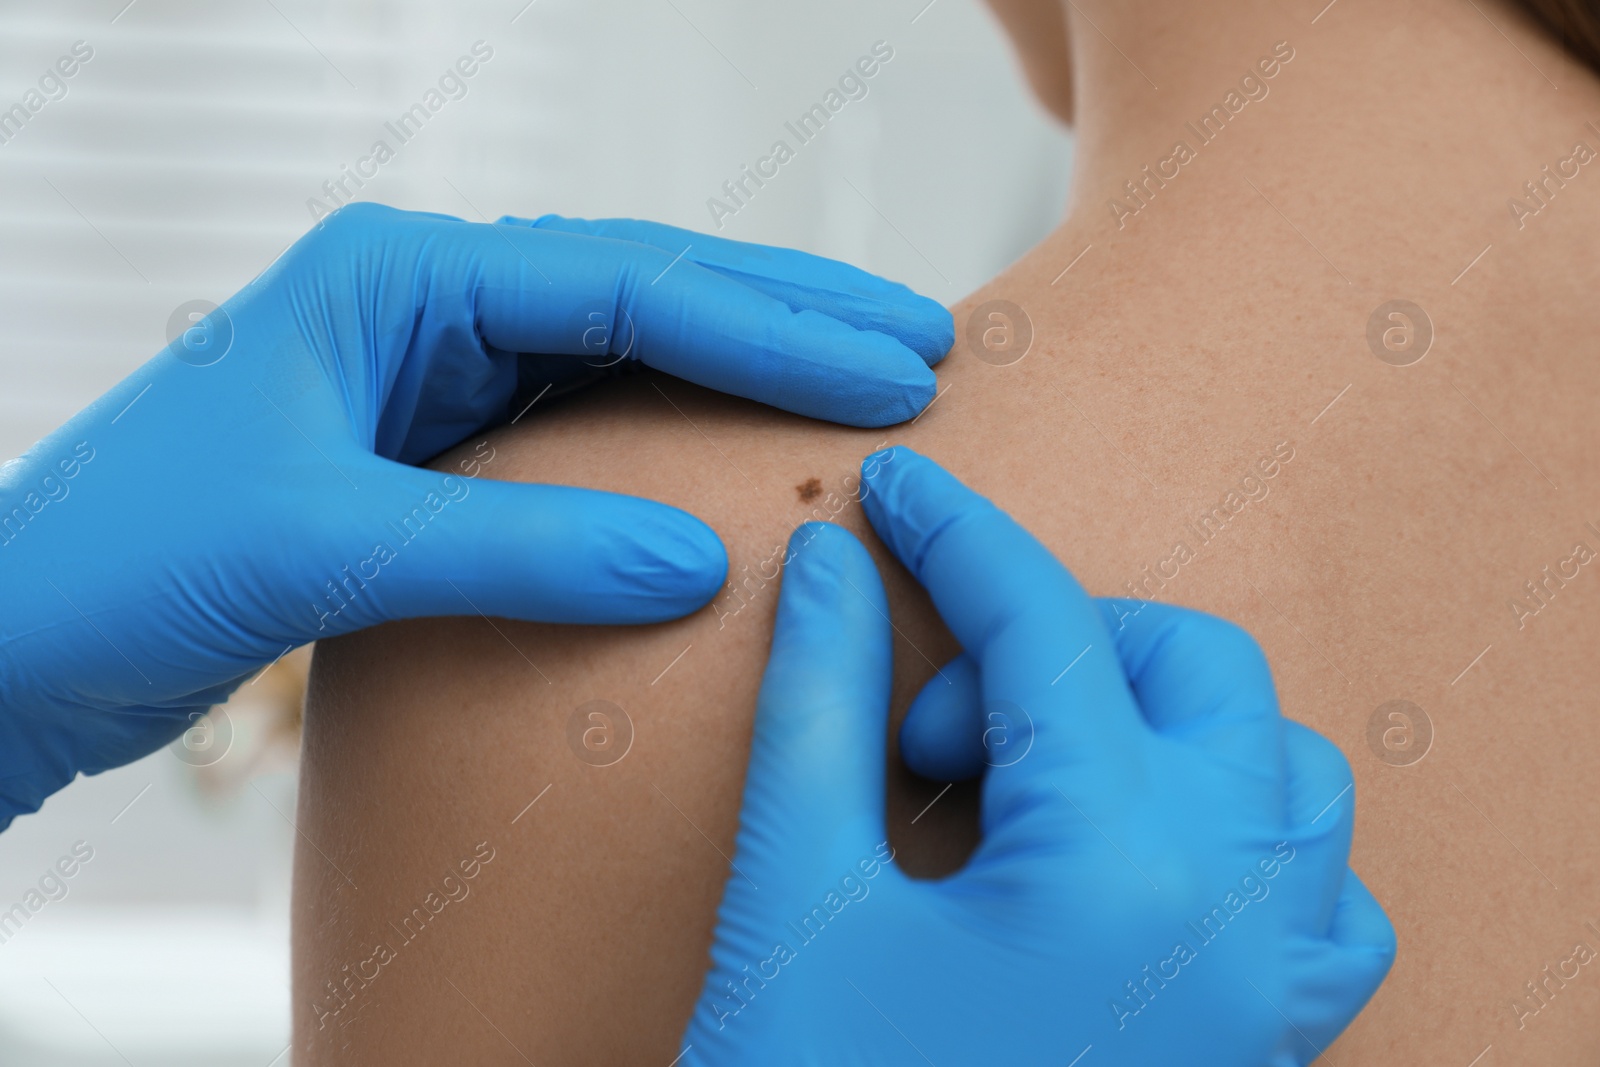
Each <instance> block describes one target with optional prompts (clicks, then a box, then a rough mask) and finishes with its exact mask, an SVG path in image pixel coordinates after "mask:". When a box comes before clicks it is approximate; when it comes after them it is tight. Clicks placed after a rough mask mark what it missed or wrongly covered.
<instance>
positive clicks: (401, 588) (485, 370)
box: [0, 204, 953, 828]
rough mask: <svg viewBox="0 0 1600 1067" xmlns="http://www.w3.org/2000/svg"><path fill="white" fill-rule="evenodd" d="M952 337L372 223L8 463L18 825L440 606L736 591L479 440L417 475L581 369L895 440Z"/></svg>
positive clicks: (733, 280)
mask: <svg viewBox="0 0 1600 1067" xmlns="http://www.w3.org/2000/svg"><path fill="white" fill-rule="evenodd" d="M952 336H953V328H952V324H951V320H950V316H949V314H948V313H947V312H946V311H945V310H944V309H943V308H942V307H940V306H938V305H937V304H935V303H934V302H933V301H931V300H927V299H925V298H923V297H919V296H917V295H915V294H913V293H912V292H910V291H909V290H907V289H905V288H903V287H901V286H898V285H894V284H892V283H889V282H885V281H882V280H881V279H878V278H875V277H872V276H871V275H868V274H866V273H864V272H862V271H859V270H856V269H854V268H852V267H848V266H845V265H844V264H841V263H835V262H831V261H828V260H823V259H819V258H816V257H814V256H808V255H804V254H801V253H798V252H792V251H783V250H779V249H772V248H762V247H758V246H755V245H745V244H739V243H736V242H732V241H726V240H719V239H717V238H715V237H706V236H702V235H700V234H695V233H690V232H688V231H686V230H675V229H672V228H670V227H666V226H658V225H654V224H651V223H645V222H633V221H625V220H615V221H607V222H582V221H577V220H565V219H556V218H545V219H540V220H537V221H534V222H527V221H523V220H502V222H501V223H499V224H496V225H492V226H491V225H484V224H477V223H469V222H463V221H461V220H460V219H455V218H451V217H449V216H445V215H431V214H417V213H412V212H403V211H396V210H392V209H390V208H385V207H381V206H378V205H372V204H359V205H352V206H349V207H346V208H344V209H343V210H341V211H339V212H338V213H336V214H335V215H333V216H331V217H330V218H328V219H327V220H325V221H324V222H323V223H322V224H321V225H320V226H319V227H318V228H316V229H314V230H313V231H311V232H310V233H309V234H307V235H306V236H305V237H304V238H302V239H301V240H300V241H299V242H297V243H296V244H295V245H294V246H293V247H292V248H291V249H289V251H288V252H286V253H285V254H284V255H283V256H282V257H281V258H280V259H279V260H278V261H277V262H276V263H275V264H273V265H272V266H271V267H270V268H269V269H268V270H267V271H266V272H265V273H264V274H262V275H261V277H259V278H257V279H256V280H255V281H254V282H252V283H250V284H249V285H248V286H246V287H245V288H244V289H243V290H241V291H240V292H239V293H238V294H236V295H235V296H234V297H233V298H231V299H230V300H229V301H228V302H227V303H226V304H224V305H223V307H222V309H221V310H220V311H216V312H213V313H212V314H210V315H209V316H208V317H206V318H204V319H203V320H201V321H199V322H198V323H196V325H195V326H193V327H192V328H190V329H189V330H188V331H187V332H186V333H185V334H183V335H182V336H181V337H180V338H179V339H178V340H176V341H174V342H173V343H172V344H170V345H169V346H168V347H167V348H166V349H165V350H163V351H162V352H161V353H160V354H158V355H157V356H156V357H155V358H154V359H152V360H150V361H149V362H148V363H146V364H145V365H144V366H143V367H141V368H140V369H139V370H137V371H135V372H134V373H133V374H132V375H130V376H129V377H128V378H127V379H126V380H125V381H123V382H122V383H121V384H120V385H118V386H117V387H116V388H114V389H112V390H111V391H110V392H109V393H107V394H106V395H105V396H103V397H101V398H100V399H99V400H97V401H95V402H94V403H93V404H91V405H90V406H89V407H88V408H86V409H85V410H84V411H83V412H81V413H80V414H79V415H77V416H76V417H75V418H73V419H72V421H71V422H69V423H67V424H66V425H65V426H63V427H62V428H61V429H60V430H57V431H56V432H55V433H53V434H51V435H50V436H49V437H47V438H45V439H44V440H43V441H40V442H39V443H38V444H37V445H35V446H34V447H33V448H32V449H30V450H29V451H28V453H27V454H26V455H24V456H23V457H21V458H20V459H18V460H15V461H13V462H11V463H8V464H6V465H5V466H4V467H3V468H0V828H4V827H5V826H6V825H8V824H9V823H10V821H11V819H12V818H13V817H14V816H16V815H17V814H19V813H23V812H29V811H33V810H35V809H36V808H37V807H38V806H39V804H40V803H41V802H42V801H43V800H44V798H45V797H46V796H48V795H49V794H50V793H52V792H54V791H55V790H57V789H59V788H60V787H61V786H63V785H65V784H66V783H67V782H69V781H70V780H71V779H72V777H73V776H74V775H75V774H76V773H77V772H78V771H85V772H89V773H93V772H96V771H101V770H105V769H106V768H108V767H114V766H117V765H119V764H122V763H126V762H129V761H131V760H133V759H136V758H138V757H140V756H142V755H144V754H145V753H147V752H150V751H152V750H154V749H155V748H157V747H159V746H160V745H162V744H164V743H166V742H168V741H170V740H172V739H173V738H174V737H176V736H177V735H178V734H179V733H180V732H181V731H182V730H183V729H184V728H185V727H186V726H187V725H188V724H189V722H190V720H191V719H192V718H195V717H197V716H198V714H199V713H201V712H204V711H205V710H206V709H207V708H208V707H209V706H210V705H212V704H214V703H216V702H218V701H221V700H222V699H224V698H225V697H226V696H227V695H228V694H229V693H230V692H231V691H232V690H233V689H234V688H235V687H237V686H238V685H239V684H240V682H241V681H242V680H243V679H244V678H246V677H248V676H249V675H250V674H251V673H252V672H254V671H256V670H258V669H260V668H261V667H262V666H263V665H266V664H269V663H271V662H272V661H273V660H275V659H276V658H277V657H278V656H280V655H282V654H283V653H284V652H285V651H286V650H288V649H289V648H291V647H293V646H296V645H301V644H304V643H305V642H307V641H311V640H315V639H317V638H321V637H328V636H333V635H336V634H342V633H346V632H349V631H351V630H356V629H359V628H361V627H364V626H370V625H372V624H374V623H377V622H381V621H384V620H387V619H396V618H403V617H407V616H417V615H470V614H473V613H481V614H483V615H488V616H507V617H511V618H517V619H531V620H543V621H559V622H583V623H632V622H653V621H657V620H661V619H667V618H672V617H674V616H678V615H682V614H685V613H687V612H689V611H692V610H694V609H695V608H698V607H699V606H700V605H701V604H703V603H704V602H705V601H707V600H708V599H710V597H711V596H712V595H713V594H714V593H715V592H716V590H717V589H718V588H719V587H720V586H721V584H722V581H723V578H724V575H725V572H726V569H727V557H726V554H725V553H724V552H723V549H722V545H721V542H719V541H718V539H717V537H716V535H715V534H713V533H712V531H711V530H710V529H709V528H707V527H706V526H705V525H704V524H702V523H701V522H699V521H698V520H696V519H694V518H693V517H691V516H689V515H687V514H685V513H683V512H681V511H678V510H676V509H674V508H669V507H666V506H663V505H660V504H655V503H650V502H647V501H644V500H636V499H632V498H629V497H623V496H618V495H615V494H610V493H600V492H592V491H586V490H582V489H572V488H558V487H553V486H539V485H522V484H512V483H507V482H496V481H490V480H488V479H480V480H472V477H471V476H472V475H475V474H477V473H479V470H480V468H481V466H482V462H481V461H482V460H483V459H486V458H488V457H487V455H486V454H485V453H484V452H482V450H480V452H479V454H478V456H477V457H475V458H474V459H472V460H470V461H468V462H466V463H464V464H462V468H461V469H460V470H453V471H450V472H444V473H441V472H438V471H427V470H419V469H416V468H414V467H410V466H406V464H411V463H417V462H420V461H423V460H426V459H428V458H430V457H432V456H434V455H436V454H438V453H439V452H441V451H442V450H444V449H446V448H448V447H450V446H452V445H454V444H456V443H457V442H459V441H461V440H463V439H464V438H466V437H467V436H468V435H470V434H473V433H476V432H478V431H479V430H481V429H483V428H484V427H486V426H488V425H491V424H493V423H496V422H503V421H504V420H505V419H506V418H508V417H513V416H516V415H517V413H518V411H519V410H523V409H525V406H526V405H527V404H531V403H532V402H533V401H536V400H537V399H538V387H539V385H540V382H539V380H538V378H537V377H533V376H535V375H547V374H551V372H552V363H557V362H561V361H560V360H559V359H557V358H556V357H560V356H565V357H567V359H566V360H565V362H566V363H567V364H568V365H570V366H572V367H577V368H579V369H587V367H586V366H585V365H586V364H587V365H589V366H594V365H603V364H607V363H612V362H616V361H618V360H619V359H631V360H637V361H639V362H641V363H645V364H648V365H649V366H651V367H655V368H658V369H660V370H664V371H667V372H670V373H672V374H675V375H678V376H679V377H682V378H685V379H688V380H690V381H693V382H698V383H699V384H701V385H705V386H709V387H711V388H714V389H720V390H723V391H725V392H730V393H735V394H738V395H740V396H744V397H750V398H752V399H755V400H760V401H763V402H765V403H768V404H773V405H776V406H779V407H783V408H787V409H789V410H791V411H796V412H800V413H802V414H806V415H811V416H815V417H818V418H827V419H833V420H836V421H839V422H845V423H850V424H852V425H863V426H875V425H884V424H888V423H893V422H897V421H900V420H902V419H906V418H909V417H910V416H912V415H914V414H916V413H917V412H918V411H919V410H920V409H921V408H922V407H923V406H924V405H926V404H927V403H928V401H929V400H930V399H931V398H932V397H933V393H934V377H933V372H932V371H931V370H930V369H929V364H931V363H934V362H936V361H937V360H938V359H939V358H940V357H941V356H942V355H943V354H944V352H945V350H946V349H947V348H948V347H949V345H950V342H951V339H952ZM559 372H560V368H559V367H558V368H555V373H554V374H553V375H551V376H555V377H559V376H560V373H559ZM530 379H531V380H530ZM519 389H520V393H519ZM514 397H515V400H514V399H513V398H514ZM524 397H526V398H527V399H526V400H524V399H523V398H524ZM663 403H664V404H665V403H666V401H665V400H663ZM604 444H605V442H603V441H596V442H595V446H596V447H604ZM484 629H485V633H486V638H485V639H486V640H491V641H499V640H501V639H502V638H501V637H499V636H497V635H496V634H495V633H494V631H492V630H491V629H490V628H489V627H488V626H487V625H486V626H485V627H484Z"/></svg>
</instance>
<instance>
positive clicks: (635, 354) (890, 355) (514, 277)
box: [443, 225, 935, 426]
mask: <svg viewBox="0 0 1600 1067" xmlns="http://www.w3.org/2000/svg"><path fill="white" fill-rule="evenodd" d="M472 237H473V238H475V240H468V241H462V242H461V244H462V245H464V246H467V247H465V248H462V249H460V250H458V249H456V248H450V249H446V250H445V251H444V253H443V255H445V256H447V257H454V258H453V259H446V260H445V262H454V263H456V264H457V270H458V274H459V277H458V279H457V284H458V285H459V286H460V288H461V289H462V290H465V291H468V292H470V293H471V294H472V298H473V303H474V314H475V319H476V325H477V326H478V328H479V329H480V330H481V332H482V335H483V337H484V339H485V340H487V341H488V342H489V344H490V345H492V346H494V347H495V348H498V349H501V350H503V351H508V352H542V353H548V354H567V355H573V356H594V355H595V354H596V352H595V349H594V348H593V347H591V344H590V342H591V339H594V338H598V339H599V342H600V344H601V348H602V349H603V350H605V351H608V352H610V353H611V354H612V355H615V356H622V355H626V356H628V357H629V358H632V359H637V360H639V361H640V362H642V363H644V364H646V365H648V366H651V367H654V368H656V369H657V370H662V371H665V372H666V373H668V374H672V375H675V376H677V377H679V378H683V379H685V380H686V381H691V382H694V383H696V384H698V385H703V386H706V387H708V388H711V389H716V390H718V391H720V392H724V393H730V394H732V395H734V396H742V397H745V398H747V399H750V400H757V401H760V402H761V403H764V404H771V405H772V406H774V407H779V408H783V409H784V410H786V411H792V412H795V413H796V414H800V415H809V416H811V417H812V418H819V419H827V420H829V421H831V422H839V423H844V424H847V425H851V426H887V425H890V424H892V423H896V422H903V421H905V420H906V419H909V418H912V417H913V416H915V415H916V414H917V413H918V412H919V411H921V410H922V409H923V408H924V407H925V406H927V404H928V402H929V401H931V400H932V399H933V395H934V387H935V382H934V376H933V372H932V371H931V370H929V369H928V367H927V365H926V363H924V361H923V360H922V358H921V357H920V356H918V355H917V354H916V353H915V352H913V351H911V349H909V348H907V347H906V346H905V345H904V344H902V343H901V342H899V341H897V340H895V339H894V338H893V337H890V336H889V335H887V334H884V333H879V332H877V331H875V330H863V329H856V328H855V327H853V326H851V325H849V324H848V323H845V322H841V321H840V320H838V319H833V318H829V317H828V316H826V315H823V314H821V313H820V312H817V311H810V310H801V311H794V310H791V309H790V308H789V307H788V306H787V305H786V304H784V303H783V302H781V301H779V300H776V299H774V298H773V297H771V296H768V295H767V294H766V293H763V292H760V291H758V290H756V289H752V288H750V287H749V286H747V285H742V284H740V283H739V282H736V281H734V280H732V279H731V278H728V277H725V276H724V275H722V274H719V273H717V272H716V271H713V270H709V269H707V268H705V267H702V266H701V265H700V264H698V263H695V262H693V261H690V260H688V259H687V258H678V257H674V256H673V255H669V254H668V253H667V252H665V251H663V250H662V249H659V248H655V247H652V246H649V245H642V244H639V243H637V242H631V241H619V240H615V239H612V238H606V237H592V236H586V235H581V234H574V233H565V232H560V231H553V230H544V229H531V228H527V227H523V226H510V225H506V226H500V225H497V226H477V227H475V229H474V232H473V234H472Z"/></svg>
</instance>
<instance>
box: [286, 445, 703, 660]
mask: <svg viewBox="0 0 1600 1067" xmlns="http://www.w3.org/2000/svg"><path fill="white" fill-rule="evenodd" d="M384 466H385V467H387V468H389V469H390V470H389V471H386V472H385V473H386V475H388V474H391V472H392V475H398V477H394V476H392V475H391V477H389V478H388V481H387V485H388V486H390V487H392V488H385V490H384V491H382V492H380V493H378V494H374V495H375V496H376V498H377V502H375V503H374V504H372V505H369V506H368V508H370V510H368V509H364V510H363V512H362V514H361V515H360V516H359V518H358V519H357V520H356V522H355V525H357V526H358V527H359V528H360V529H361V530H362V531H364V532H365V534H366V535H367V536H366V537H364V538H360V539H358V540H357V541H356V542H355V543H357V544H359V545H361V546H362V547H363V551H361V552H360V553H359V554H358V557H357V558H355V559H352V560H350V561H349V562H348V563H347V564H346V565H345V566H344V567H343V568H342V569H341V570H340V571H339V573H338V574H337V575H335V576H333V577H334V580H333V582H332V583H330V585H329V595H328V597H327V598H326V600H325V606H324V607H323V608H322V609H321V618H320V622H321V623H322V627H323V630H324V632H323V633H319V634H316V635H314V636H328V633H329V632H330V631H331V632H332V633H342V632H347V631H349V630H354V629H359V628H361V627H363V626H367V625H371V624H372V623H376V622H383V621H388V620H391V619H403V618H411V617H414V616H428V615H483V616H486V617H503V618H509V619H523V620H527V621H534V622H563V623H648V622H659V621H662V620H665V619H672V618H677V617H678V616H681V615H686V614H688V613H690V612H692V611H694V610H696V609H698V608H700V607H701V606H703V605H704V604H705V603H706V602H707V601H709V600H710V599H711V598H712V597H713V596H714V595H715V594H716V592H717V590H718V589H719V588H721V586H722V583H723V580H724V579H725V577H726V575H727V570H728V557H727V553H726V552H725V551H724V550H723V547H722V542H721V541H720V540H719V539H718V538H717V535H716V534H715V533H714V532H712V530H711V528H710V527H708V526H707V525H706V524H705V523H703V522H701V521H700V520H699V519H697V518H695V517H694V516H693V515H690V514H688V513H687V512H684V511H680V510H678V509H677V508H673V507H668V506H667V505H665V504H658V503H655V502H654V501H650V500H641V499H638V498H636V497H629V496H623V495H620V494H617V493H605V492H600V491H597V490H592V489H574V488H569V487H566V486H554V485H527V484H521V483H516V482H500V481H489V480H487V479H476V478H464V477H461V476H459V475H452V474H444V475H441V474H440V473H438V472H436V471H423V470H416V469H412V468H406V467H404V466H402V465H400V464H388V463H385V464H384ZM362 481H363V485H364V486H372V485H373V484H374V482H376V481H377V479H374V478H370V477H369V478H366V479H363V480H362ZM370 491H371V490H370V489H368V492H370ZM347 522H348V520H347Z"/></svg>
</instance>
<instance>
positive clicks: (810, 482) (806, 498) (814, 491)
mask: <svg viewBox="0 0 1600 1067" xmlns="http://www.w3.org/2000/svg"><path fill="white" fill-rule="evenodd" d="M794 491H795V492H797V493H799V494H800V499H801V501H803V502H804V503H807V504H809V503H811V502H812V501H813V500H815V499H817V497H819V496H821V495H822V479H821V478H807V479H806V480H805V481H803V482H801V483H800V484H799V485H797V486H795V487H794Z"/></svg>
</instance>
